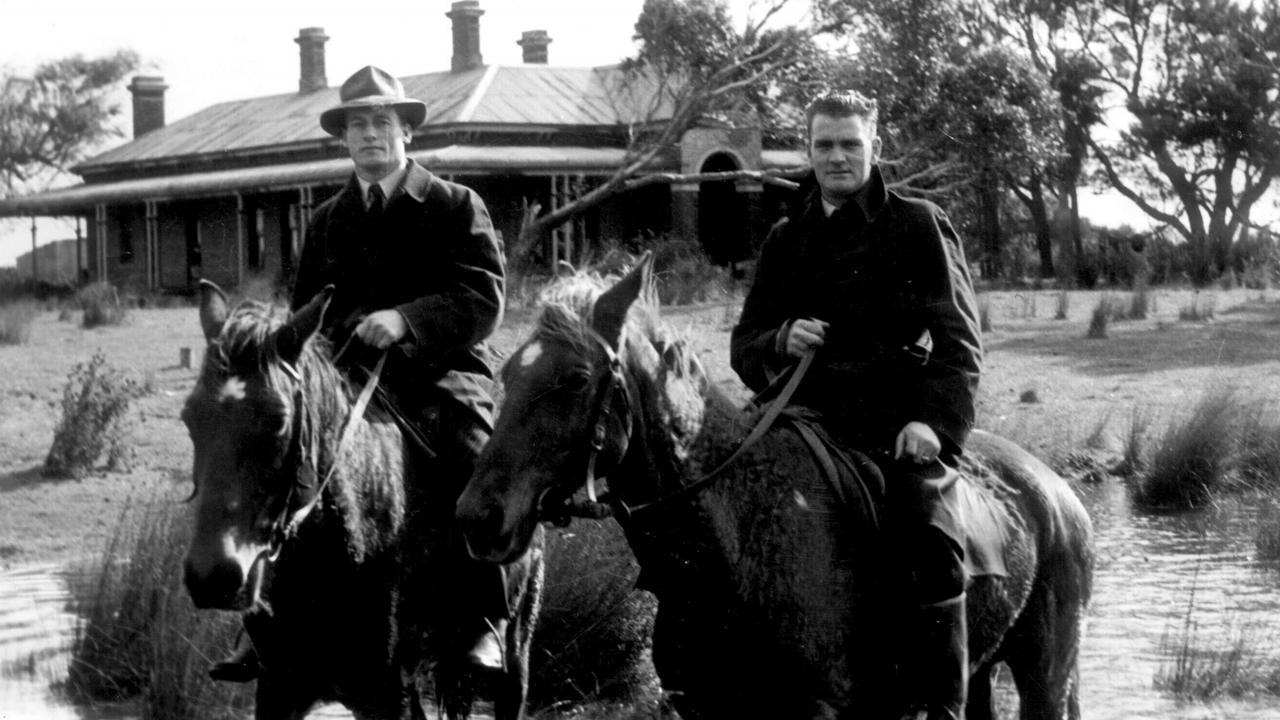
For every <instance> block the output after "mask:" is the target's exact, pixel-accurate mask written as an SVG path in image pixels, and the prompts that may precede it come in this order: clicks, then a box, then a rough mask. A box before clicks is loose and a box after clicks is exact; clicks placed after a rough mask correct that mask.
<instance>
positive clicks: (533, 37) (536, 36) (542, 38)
mask: <svg viewBox="0 0 1280 720" xmlns="http://www.w3.org/2000/svg"><path fill="white" fill-rule="evenodd" d="M516 44H517V45H519V46H520V47H521V49H522V50H524V62H525V64H526V65H546V64H547V46H548V45H550V44H551V38H550V37H547V31H546V30H525V31H524V32H523V33H520V39H519V40H517V41H516Z"/></svg>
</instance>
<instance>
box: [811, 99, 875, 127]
mask: <svg viewBox="0 0 1280 720" xmlns="http://www.w3.org/2000/svg"><path fill="white" fill-rule="evenodd" d="M817 115H827V116H830V117H837V118H842V117H854V116H856V117H860V118H862V119H864V120H866V121H867V123H868V124H870V125H871V134H872V135H875V132H876V125H877V124H878V123H879V122H880V105H879V103H877V102H876V101H875V100H873V99H871V98H869V97H867V96H866V95H863V94H862V93H860V92H858V91H857V90H843V91H840V92H832V93H827V94H826V95H819V96H818V97H817V98H814V100H813V102H811V103H809V107H807V108H805V110H804V123H805V129H806V131H807V132H808V134H809V135H812V134H813V118H814V117H815V116H817Z"/></svg>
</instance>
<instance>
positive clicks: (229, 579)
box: [182, 557, 250, 610]
mask: <svg viewBox="0 0 1280 720" xmlns="http://www.w3.org/2000/svg"><path fill="white" fill-rule="evenodd" d="M182 580H183V583H184V584H185V585H186V586H187V594H188V595H190V596H191V602H193V603H194V604H195V606H196V607H197V608H200V609H202V610H242V609H244V608H245V607H248V605H249V600H250V598H249V596H248V595H249V594H248V592H247V591H246V586H247V585H248V583H247V580H248V578H246V577H245V573H244V571H243V570H242V569H241V568H240V565H239V563H237V562H235V561H234V560H226V561H223V562H218V563H214V564H213V565H212V566H211V567H208V568H198V567H197V565H196V563H195V562H193V561H192V559H191V558H190V557H188V558H187V561H186V563H185V565H184V567H183V578H182Z"/></svg>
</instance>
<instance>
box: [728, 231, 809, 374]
mask: <svg viewBox="0 0 1280 720" xmlns="http://www.w3.org/2000/svg"><path fill="white" fill-rule="evenodd" d="M787 224H788V221H787V220H783V221H781V222H779V223H778V224H777V225H775V226H774V227H773V229H772V230H771V231H770V232H769V236H768V237H767V238H766V239H765V242H764V246H763V247H762V248H761V250H760V259H759V260H758V261H757V262H756V271H755V279H754V280H752V282H751V289H750V290H748V291H747V299H746V300H745V301H744V303H743V305H742V315H741V316H740V317H739V318H738V324H737V325H735V326H734V328H733V334H732V335H731V337H730V341H729V364H730V366H731V367H732V368H733V371H734V372H736V373H737V374H738V377H739V378H741V379H742V382H743V383H744V384H745V385H746V386H747V387H749V388H751V389H752V390H753V391H755V392H760V391H761V390H764V388H765V387H767V386H768V385H769V383H770V381H772V380H773V378H774V377H776V376H777V375H778V373H780V372H782V371H783V370H785V369H786V367H787V365H788V364H789V359H788V358H787V357H786V355H785V354H784V353H783V351H782V348H780V347H779V337H781V333H782V332H783V331H784V329H785V328H786V327H788V326H789V325H790V324H791V320H792V319H793V318H792V317H791V308H790V306H789V304H788V303H787V301H788V300H789V299H791V298H793V297H795V294H794V292H793V291H792V290H791V289H789V288H788V283H789V282H790V278H791V277H792V274H791V271H790V265H791V263H792V258H791V256H792V255H793V254H794V248H790V247H788V244H787V242H786V238H787V237H788V234H787V232H786V228H787Z"/></svg>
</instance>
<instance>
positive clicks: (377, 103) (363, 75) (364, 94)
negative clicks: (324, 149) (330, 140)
mask: <svg viewBox="0 0 1280 720" xmlns="http://www.w3.org/2000/svg"><path fill="white" fill-rule="evenodd" d="M338 99H339V100H341V101H342V104H341V105H338V106H337V107H332V108H329V109H328V110H325V111H324V112H322V113H320V127H322V128H324V131H325V132H327V133H329V134H330V135H334V136H341V135H342V131H343V129H344V128H345V127H346V125H347V111H348V110H357V109H361V110H367V109H369V108H376V107H393V108H395V109H396V111H397V112H399V113H400V114H401V115H402V116H403V117H404V119H405V120H407V121H408V123H409V126H410V127H417V126H419V125H421V124H422V121H423V120H424V119H425V118H426V117H427V104H426V103H424V102H422V101H421V100H414V99H412V98H408V97H405V94H404V86H403V85H401V84H400V81H399V80H397V79H396V78H395V76H393V75H392V74H391V73H389V72H387V71H386V70H383V69H381V68H376V67H374V66H372V65H366V66H364V67H362V68H360V69H359V70H357V71H355V74H353V75H352V76H351V77H349V78H347V81H346V82H344V83H342V87H341V88H340V89H339V90H338Z"/></svg>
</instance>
